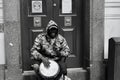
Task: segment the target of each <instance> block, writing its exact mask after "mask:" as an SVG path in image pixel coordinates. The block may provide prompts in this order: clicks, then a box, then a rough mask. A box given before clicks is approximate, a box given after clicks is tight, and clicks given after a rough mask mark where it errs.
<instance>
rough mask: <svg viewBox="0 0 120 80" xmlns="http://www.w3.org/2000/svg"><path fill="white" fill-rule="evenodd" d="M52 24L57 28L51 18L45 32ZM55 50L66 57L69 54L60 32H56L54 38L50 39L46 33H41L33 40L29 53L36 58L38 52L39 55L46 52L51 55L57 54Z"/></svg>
mask: <svg viewBox="0 0 120 80" xmlns="http://www.w3.org/2000/svg"><path fill="white" fill-rule="evenodd" d="M52 25H54V27H56V28H58V27H57V26H58V25H57V24H56V23H55V22H54V21H53V20H51V21H50V22H49V23H48V25H47V27H46V32H47V30H48V29H50V28H51V27H53V26H52ZM56 51H59V53H60V55H61V56H65V57H67V56H68V55H69V54H70V49H69V47H68V44H67V42H66V40H65V38H64V37H63V36H61V35H60V34H58V35H57V37H56V38H54V39H51V38H50V37H49V36H48V35H47V33H41V34H39V35H38V36H37V37H36V39H35V41H34V45H33V47H32V48H31V55H32V56H33V57H34V58H35V59H37V58H38V55H39V54H40V55H44V54H48V55H51V56H57V55H58V54H57V52H56Z"/></svg>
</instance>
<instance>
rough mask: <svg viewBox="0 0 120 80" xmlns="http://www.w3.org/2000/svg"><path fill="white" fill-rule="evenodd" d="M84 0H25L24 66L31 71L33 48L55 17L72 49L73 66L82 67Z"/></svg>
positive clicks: (22, 1) (23, 22)
mask: <svg viewBox="0 0 120 80" xmlns="http://www.w3.org/2000/svg"><path fill="white" fill-rule="evenodd" d="M81 13H82V0H21V36H22V37H21V41H22V69H23V70H31V63H32V61H31V60H30V49H31V47H32V45H33V42H34V39H35V38H36V36H37V35H38V34H40V33H42V32H45V30H46V26H47V24H48V22H49V21H50V20H51V19H52V20H54V21H55V22H56V23H57V24H58V26H59V30H60V34H61V35H63V36H64V37H65V38H66V40H67V42H68V45H69V47H70V49H71V55H70V56H69V58H68V59H67V66H68V67H69V68H78V67H82V62H83V53H82V35H83V34H82V24H81V22H82V17H81V15H82V14H81Z"/></svg>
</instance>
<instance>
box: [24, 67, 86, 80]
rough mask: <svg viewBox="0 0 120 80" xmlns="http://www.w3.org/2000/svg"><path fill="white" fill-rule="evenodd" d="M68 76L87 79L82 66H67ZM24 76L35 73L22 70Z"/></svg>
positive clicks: (75, 78) (74, 78) (78, 79)
mask: <svg viewBox="0 0 120 80" xmlns="http://www.w3.org/2000/svg"><path fill="white" fill-rule="evenodd" d="M67 71H68V77H70V78H71V79H72V80H87V71H86V70H84V69H82V68H68V69H67ZM22 75H23V76H24V77H31V76H32V78H33V77H35V75H36V73H35V72H34V71H33V70H31V71H24V72H23V74H22Z"/></svg>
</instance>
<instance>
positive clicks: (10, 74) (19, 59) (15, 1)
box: [0, 0, 105, 80]
mask: <svg viewBox="0 0 120 80" xmlns="http://www.w3.org/2000/svg"><path fill="white" fill-rule="evenodd" d="M30 1H33V2H34V1H35V0H30ZM38 1H39V0H38ZM40 1H42V0H40ZM48 1H50V2H47V4H48V5H49V6H51V7H52V6H54V7H55V8H54V9H52V8H50V7H44V6H43V9H46V10H48V12H49V10H55V11H51V12H49V14H50V15H53V17H52V19H54V20H57V19H60V20H61V21H62V20H65V21H66V22H64V21H63V23H61V22H59V21H57V23H58V24H60V25H65V26H67V28H66V27H65V28H64V27H63V28H64V29H63V31H69V32H71V33H70V34H71V35H72V34H74V32H75V31H76V32H75V33H77V34H76V35H78V36H76V37H75V38H77V40H78V41H75V42H76V43H79V45H77V51H78V52H76V53H75V52H74V50H75V49H73V48H74V46H72V45H71V43H70V42H69V43H70V47H71V49H73V56H74V55H79V56H82V58H81V57H79V58H78V59H77V60H74V59H73V58H74V57H73V58H72V59H73V60H72V59H70V60H71V61H74V62H75V66H72V65H70V63H69V61H70V60H69V61H68V65H69V67H70V68H76V67H77V68H81V67H82V68H84V69H85V70H86V71H87V73H88V75H87V77H88V78H89V79H90V80H104V78H105V76H104V73H105V72H104V71H105V70H104V64H103V60H104V0H75V1H74V0H73V1H72V0H70V1H71V2H74V3H75V4H74V5H73V8H69V9H73V10H72V11H73V14H71V12H70V10H69V9H68V11H66V10H64V9H63V10H62V11H61V13H70V14H69V15H66V14H61V16H63V17H64V18H60V17H58V16H57V14H58V13H59V12H57V11H56V10H58V9H59V7H56V6H57V5H58V4H62V3H59V0H58V1H56V0H53V1H54V2H56V4H53V5H52V0H48ZM66 1H67V0H66ZM71 2H69V5H68V6H70V4H71ZM77 2H78V3H77ZM28 3H29V1H28ZM50 3H51V4H50ZM2 4H3V7H2V8H1V9H2V10H3V14H4V15H3V18H2V19H3V22H2V23H1V25H0V29H1V30H0V31H1V33H4V42H5V53H4V54H5V64H1V65H0V78H1V80H23V78H24V76H23V72H24V70H29V67H26V66H28V65H24V63H26V62H25V57H28V56H25V55H24V54H23V53H24V51H25V50H24V49H25V48H26V45H27V46H29V45H31V44H26V45H24V43H25V42H24V40H26V41H27V40H29V39H26V38H25V37H26V36H23V35H26V34H27V33H31V34H32V37H33V35H36V34H37V33H34V32H37V31H41V28H42V27H40V30H38V28H36V27H37V26H40V25H43V26H44V24H46V23H47V21H48V20H49V19H48V18H50V19H51V17H50V15H48V16H47V17H48V18H47V19H45V21H46V22H45V21H42V22H44V23H42V24H36V22H35V21H37V20H38V22H39V21H40V20H41V19H40V18H39V19H38V16H39V15H37V14H38V13H37V11H35V10H33V11H31V12H32V13H31V12H30V15H29V14H27V13H28V12H29V10H28V8H26V6H30V7H31V6H32V5H28V4H27V0H26V1H25V0H3V2H2ZM26 4H27V5H26ZM43 4H44V2H43ZM75 5H77V6H76V8H77V9H76V10H75V8H74V6H75ZM63 7H64V5H63ZM31 8H32V7H31ZM47 8H50V9H47ZM30 10H32V9H30ZM27 11H28V12H27ZM39 11H43V13H44V10H41V9H39ZM75 11H76V12H75ZM34 12H35V13H34ZM45 12H46V11H45ZM74 13H76V14H78V15H77V16H76V15H74ZM40 14H41V15H42V16H43V17H44V14H42V13H40ZM26 15H27V17H26ZM36 15H37V16H36ZM31 16H32V17H31ZM66 16H67V17H66ZM70 16H72V20H71V17H70ZM75 16H76V17H75ZM29 17H30V18H29ZM39 17H40V16H39ZM31 19H32V20H31ZM75 19H77V20H78V21H77V20H75ZM27 20H28V21H30V22H31V23H32V25H34V26H36V27H35V28H34V27H33V28H31V29H30V30H31V31H33V32H29V31H28V32H27V33H26V34H25V32H26V31H27V30H26V27H27V26H30V25H31V24H29V25H28V22H27ZM42 20H44V18H42ZM67 20H68V22H67ZM71 21H72V23H71ZM75 21H76V22H75ZM77 22H78V24H79V25H78V24H76V23H77ZM79 22H80V23H79ZM40 23H41V22H40ZM64 23H65V24H64ZM26 24H27V26H26ZM71 24H72V25H74V26H78V28H77V30H80V31H77V30H76V28H75V29H73V27H71ZM68 28H69V29H68ZM25 30H26V31H25ZM43 30H44V29H43ZM72 30H75V31H74V32H72ZM68 34H69V33H64V35H65V36H66V38H67V39H72V38H74V35H73V36H71V37H67V36H68ZM27 36H29V34H28V35H27ZM78 38H79V39H78ZM31 39H34V38H31V37H30V40H31ZM71 41H74V40H71ZM31 42H32V41H31ZM31 42H30V43H31ZM26 43H27V42H26ZM23 48H24V49H23ZM79 50H80V51H79ZM75 51H76V50H75ZM26 52H27V51H26ZM74 53H75V54H74ZM77 53H78V54H77ZM80 53H82V54H81V55H80ZM77 62H78V63H77ZM78 80H79V79H78Z"/></svg>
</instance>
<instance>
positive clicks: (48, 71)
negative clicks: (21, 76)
mask: <svg viewBox="0 0 120 80" xmlns="http://www.w3.org/2000/svg"><path fill="white" fill-rule="evenodd" d="M49 62H50V67H49V68H47V67H45V66H44V64H43V63H41V64H40V67H39V72H40V74H41V75H42V76H43V77H46V78H51V77H56V76H57V74H58V73H59V65H58V64H57V63H56V62H55V61H52V60H49Z"/></svg>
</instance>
